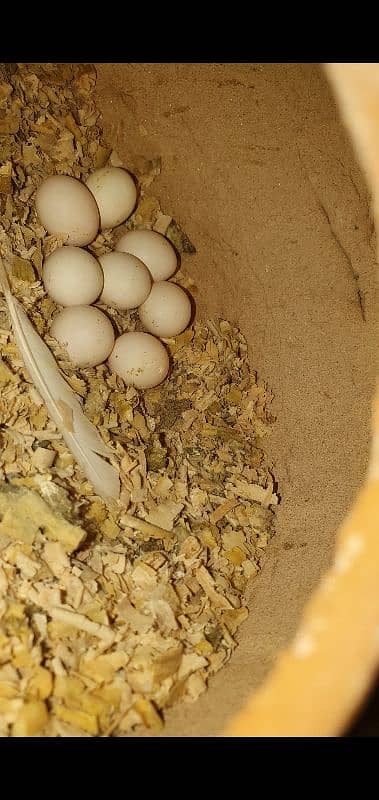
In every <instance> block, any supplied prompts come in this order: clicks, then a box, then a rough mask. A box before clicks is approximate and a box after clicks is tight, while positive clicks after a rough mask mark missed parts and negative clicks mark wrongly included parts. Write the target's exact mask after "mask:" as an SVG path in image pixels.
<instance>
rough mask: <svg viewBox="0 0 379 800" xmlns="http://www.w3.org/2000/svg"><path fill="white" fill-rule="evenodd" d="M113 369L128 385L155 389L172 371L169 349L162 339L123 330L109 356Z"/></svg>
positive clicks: (110, 365)
mask: <svg viewBox="0 0 379 800" xmlns="http://www.w3.org/2000/svg"><path fill="white" fill-rule="evenodd" d="M108 363H109V367H110V369H111V370H112V372H115V373H116V374H117V375H120V377H121V378H122V379H123V380H124V381H125V383H126V384H127V385H128V386H136V387H137V388H138V389H151V388H152V387H153V386H158V384H159V383H162V381H163V380H164V379H165V377H166V375H167V373H168V370H169V366H170V364H169V359H168V355H167V350H166V349H165V347H164V346H163V344H162V342H160V341H159V339H156V338H155V337H154V336H150V334H149V333H139V332H137V331H135V332H131V333H123V334H122V336H119V338H118V339H116V341H115V345H114V348H113V350H112V353H111V355H110V356H109V361H108Z"/></svg>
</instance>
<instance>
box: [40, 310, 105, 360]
mask: <svg viewBox="0 0 379 800" xmlns="http://www.w3.org/2000/svg"><path fill="white" fill-rule="evenodd" d="M50 333H51V335H52V336H54V338H55V339H57V340H58V342H60V343H61V344H62V345H63V347H65V348H66V350H67V353H68V356H69V358H70V360H71V361H72V363H73V364H75V365H76V366H77V367H95V366H96V365H97V364H102V363H103V361H105V360H106V359H107V358H108V356H109V354H110V352H111V351H112V348H113V345H114V332H113V327H112V323H111V322H110V320H109V319H108V317H106V316H105V314H103V312H102V311H100V310H99V309H98V308H94V307H93V306H69V307H68V308H64V309H63V311H60V313H59V314H57V316H56V317H54V320H53V324H52V326H51V329H50Z"/></svg>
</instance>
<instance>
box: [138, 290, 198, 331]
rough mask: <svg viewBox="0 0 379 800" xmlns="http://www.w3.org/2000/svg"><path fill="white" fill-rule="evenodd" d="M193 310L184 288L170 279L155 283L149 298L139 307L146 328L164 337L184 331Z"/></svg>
mask: <svg viewBox="0 0 379 800" xmlns="http://www.w3.org/2000/svg"><path fill="white" fill-rule="evenodd" d="M191 312H192V309H191V302H190V299H189V297H188V295H187V294H186V293H185V291H184V289H182V288H181V287H180V286H177V285H176V283H170V282H169V281H158V282H157V283H153V285H152V288H151V292H150V294H149V296H148V298H147V300H145V302H144V303H142V305H141V306H140V308H139V309H138V314H139V317H140V320H141V322H142V324H143V326H144V328H146V330H147V331H149V333H153V334H155V336H163V338H169V337H170V336H177V335H178V333H181V332H182V331H184V329H185V328H186V327H187V325H188V323H189V321H190V319H191Z"/></svg>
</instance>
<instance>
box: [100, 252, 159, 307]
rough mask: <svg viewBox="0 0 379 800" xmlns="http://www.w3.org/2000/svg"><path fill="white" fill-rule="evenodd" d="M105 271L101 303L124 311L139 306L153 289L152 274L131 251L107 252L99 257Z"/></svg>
mask: <svg viewBox="0 0 379 800" xmlns="http://www.w3.org/2000/svg"><path fill="white" fill-rule="evenodd" d="M99 261H100V264H101V266H102V269H103V273H104V288H103V292H102V295H101V297H100V302H101V303H106V305H108V306H113V308H119V309H120V310H121V311H124V310H125V309H127V308H137V307H138V306H140V305H141V303H143V302H144V300H146V298H147V297H148V295H149V293H150V289H151V283H152V282H151V275H150V272H149V270H148V268H147V267H145V264H143V263H142V261H140V259H139V258H136V256H132V255H130V253H107V254H106V255H105V256H101V257H100V258H99Z"/></svg>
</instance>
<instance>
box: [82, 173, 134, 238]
mask: <svg viewBox="0 0 379 800" xmlns="http://www.w3.org/2000/svg"><path fill="white" fill-rule="evenodd" d="M86 185H87V187H88V189H89V190H90V191H91V192H92V194H93V196H94V198H95V200H96V203H97V205H98V207H99V212H100V225H101V229H102V230H105V229H106V228H114V227H115V226H116V225H120V224H121V222H124V221H125V220H126V219H128V217H130V215H131V213H132V211H133V208H134V206H135V204H136V200H137V189H136V185H135V183H134V180H133V178H132V176H131V175H130V174H129V172H127V171H126V169H122V168H121V167H102V168H101V169H97V170H96V171H95V172H93V173H92V175H90V176H89V178H88V179H87V181H86Z"/></svg>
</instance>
